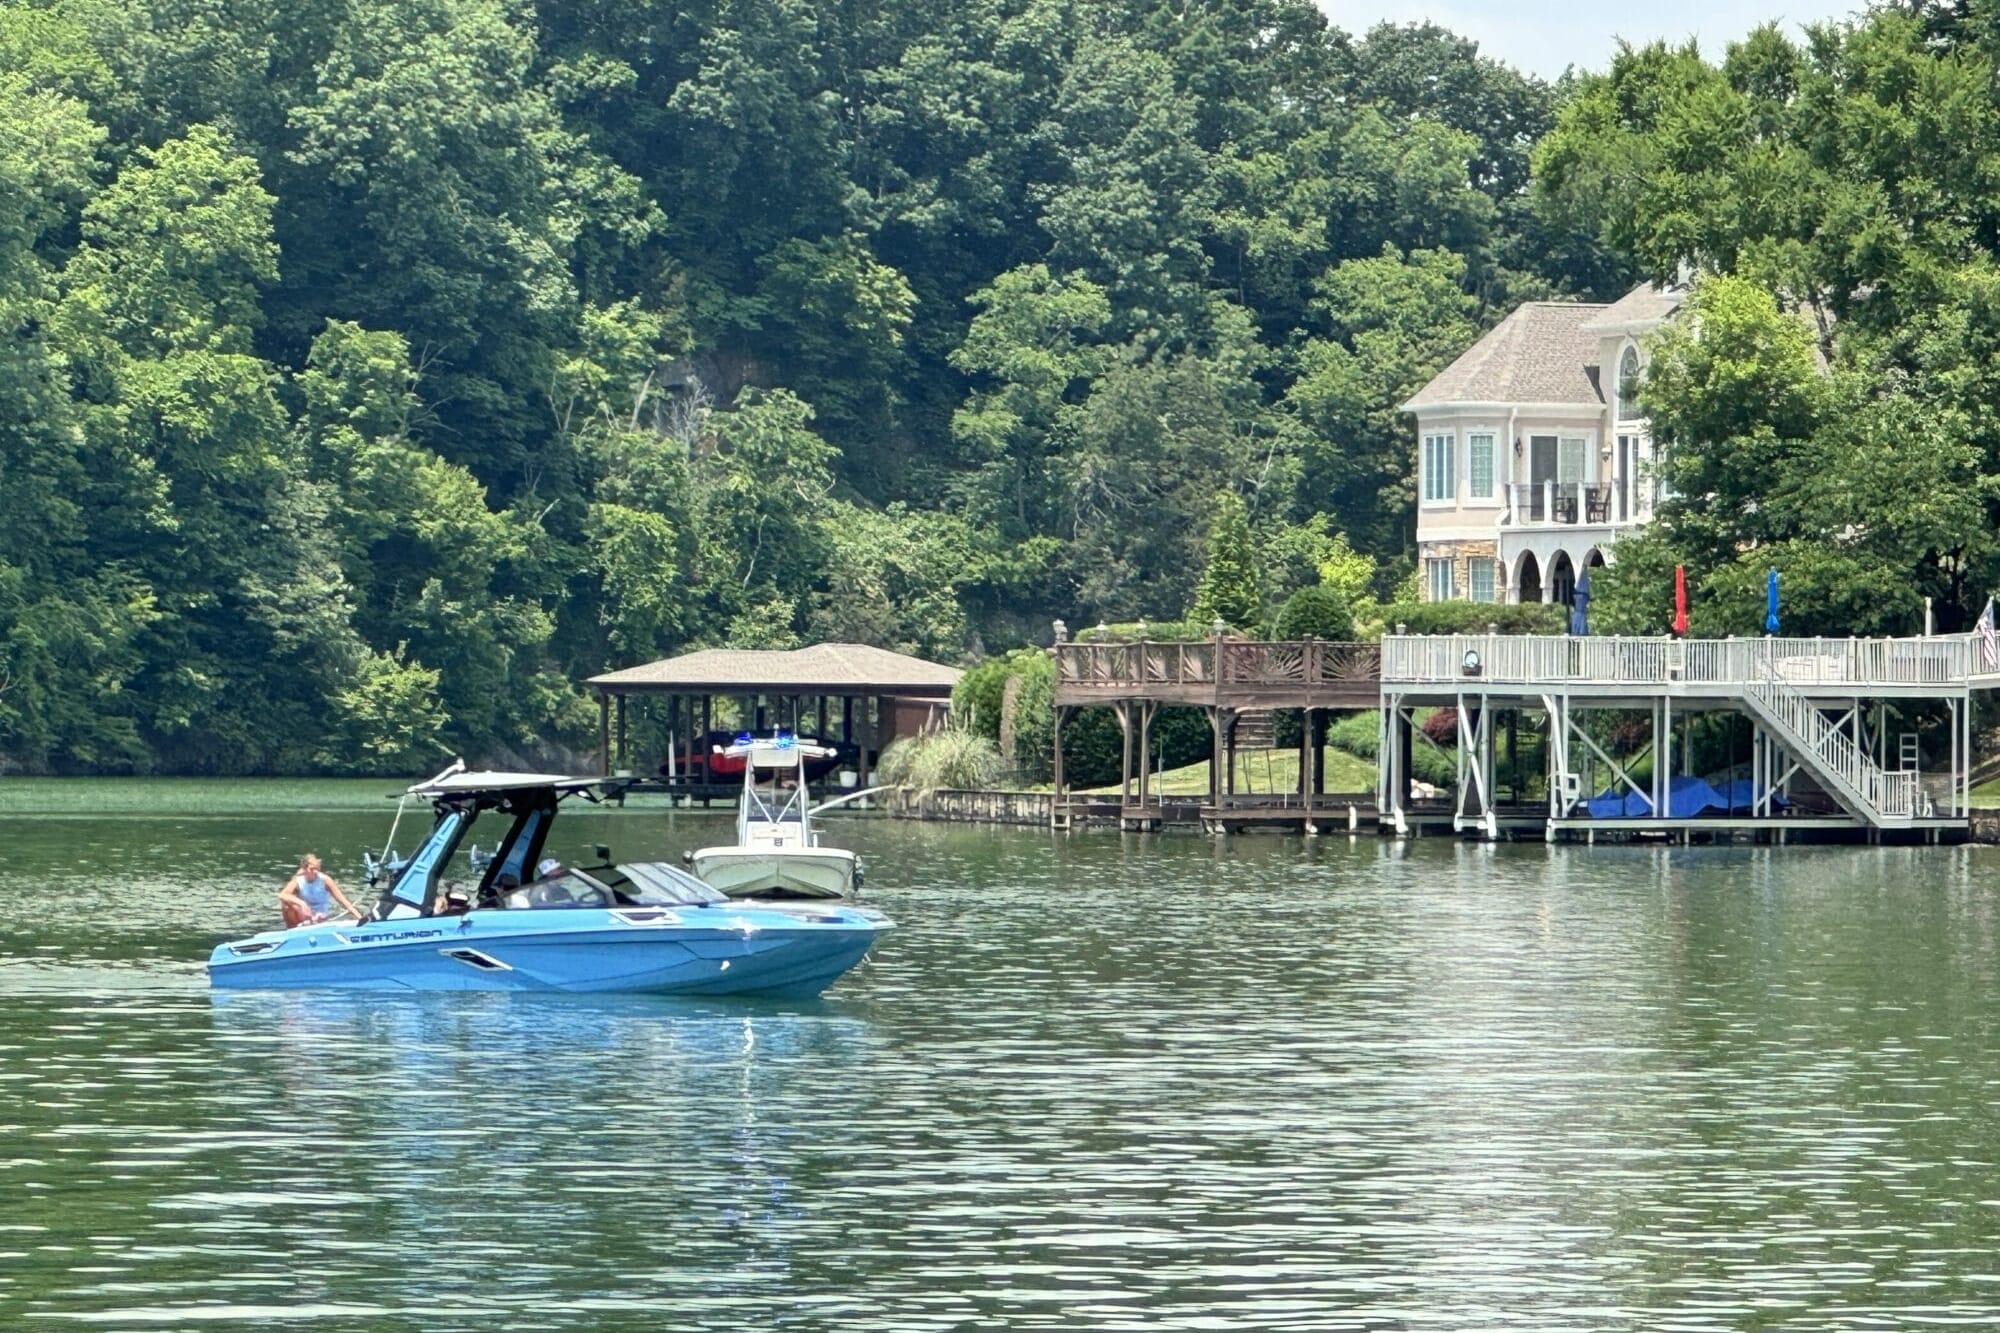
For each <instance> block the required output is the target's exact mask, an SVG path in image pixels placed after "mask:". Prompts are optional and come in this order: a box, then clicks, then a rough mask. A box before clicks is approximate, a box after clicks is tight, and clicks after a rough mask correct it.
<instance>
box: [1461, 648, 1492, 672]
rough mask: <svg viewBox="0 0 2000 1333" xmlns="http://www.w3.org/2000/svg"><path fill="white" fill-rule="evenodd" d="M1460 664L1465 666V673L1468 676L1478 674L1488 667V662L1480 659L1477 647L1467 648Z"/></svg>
mask: <svg viewBox="0 0 2000 1333" xmlns="http://www.w3.org/2000/svg"><path fill="white" fill-rule="evenodd" d="M1459 665H1460V666H1461V667H1462V668H1464V671H1465V674H1466V675H1468V676H1476V675H1478V674H1479V673H1480V672H1481V671H1484V670H1485V669H1486V664H1485V663H1484V662H1482V661H1480V660H1479V650H1478V649H1477V648H1467V649H1466V650H1465V656H1464V657H1463V658H1461V659H1460V660H1459Z"/></svg>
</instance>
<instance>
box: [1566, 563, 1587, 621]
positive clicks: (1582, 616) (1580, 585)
mask: <svg viewBox="0 0 2000 1333" xmlns="http://www.w3.org/2000/svg"><path fill="white" fill-rule="evenodd" d="M1589 612H1590V571H1589V570H1587V569H1586V570H1584V571H1583V577H1582V578H1580V579H1578V580H1577V581H1576V588H1575V590H1574V591H1572V592H1571V593H1570V598H1569V632H1570V633H1571V634H1579V635H1580V634H1588V633H1590V622H1589V620H1588V619H1587V617H1588V615H1589Z"/></svg>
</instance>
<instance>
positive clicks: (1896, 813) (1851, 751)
mask: <svg viewBox="0 0 2000 1333" xmlns="http://www.w3.org/2000/svg"><path fill="white" fill-rule="evenodd" d="M1750 684H1751V688H1752V689H1755V690H1757V692H1758V696H1759V698H1760V700H1761V702H1762V703H1763V704H1764V706H1765V707H1766V708H1768V709H1769V710H1770V711H1771V714H1772V715H1773V716H1774V717H1775V718H1777V720H1778V722H1779V723H1780V724H1781V725H1782V726H1784V727H1785V728H1786V729H1787V730H1789V731H1791V732H1792V733H1793V736H1794V737H1795V738H1796V739H1797V740H1798V741H1801V742H1803V745H1804V748H1805V749H1806V750H1808V751H1809V752H1810V757H1811V758H1812V759H1813V760H1815V761H1816V766H1817V767H1819V768H1821V769H1822V770H1823V771H1824V772H1825V773H1827V774H1828V775H1829V776H1831V777H1833V778H1834V779H1835V780H1836V781H1837V782H1839V783H1841V784H1843V785H1844V786H1846V787H1847V789H1848V794H1849V795H1850V796H1852V797H1853V798H1854V799H1855V800H1856V801H1857V802H1858V803H1860V804H1861V805H1863V806H1864V807H1866V809H1867V812H1868V813H1872V814H1873V815H1875V816H1876V817H1877V818H1878V819H1883V820H1888V819H1909V818H1911V817H1913V816H1914V815H1916V814H1917V805H1918V785H1917V781H1916V778H1917V775H1916V774H1915V773H1890V772H1886V771H1884V770H1883V768H1882V767H1881V765H1879V764H1877V763H1876V762H1875V761H1874V760H1873V759H1871V758H1869V757H1868V752H1867V751H1865V750H1863V749H1862V748H1861V747H1860V746H1858V745H1856V744H1855V743H1854V741H1853V740H1852V739H1851V738H1850V737H1848V735H1847V734H1846V733H1845V732H1843V731H1842V730H1841V729H1840V728H1839V727H1838V726H1837V725H1835V724H1833V723H1830V722H1828V721H1827V720H1826V717H1825V715H1824V714H1822V713H1821V712H1820V710H1819V706H1818V705H1817V704H1815V703H1813V701H1812V700H1811V699H1809V698H1808V697H1806V695H1804V694H1803V693H1801V692H1800V691H1798V690H1796V689H1793V688H1792V686H1791V684H1790V683H1789V682H1787V681H1786V680H1785V679H1784V678H1783V677H1782V676H1781V675H1779V674H1778V671H1777V664H1776V663H1775V662H1773V661H1771V660H1769V659H1764V660H1761V661H1759V663H1758V679H1756V680H1753V681H1751V682H1750ZM1802 757H1804V756H1802Z"/></svg>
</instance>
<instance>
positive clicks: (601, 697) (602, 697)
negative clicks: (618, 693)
mask: <svg viewBox="0 0 2000 1333" xmlns="http://www.w3.org/2000/svg"><path fill="white" fill-rule="evenodd" d="M597 753H598V767H600V768H602V769H603V770H604V776H605V777H607V778H608V777H610V776H611V696H610V695H608V694H606V693H605V692H604V691H603V690H599V691H598V692H597Z"/></svg>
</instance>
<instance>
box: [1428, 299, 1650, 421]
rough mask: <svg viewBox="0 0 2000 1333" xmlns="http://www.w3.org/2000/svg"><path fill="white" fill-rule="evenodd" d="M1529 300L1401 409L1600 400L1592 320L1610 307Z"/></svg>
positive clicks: (1599, 402)
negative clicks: (1449, 405)
mask: <svg viewBox="0 0 2000 1333" xmlns="http://www.w3.org/2000/svg"><path fill="white" fill-rule="evenodd" d="M1610 308H1611V307H1609V306H1604V305H1581V304H1574V303H1562V302H1556V301H1530V302H1528V303H1526V304H1525V305H1522V306H1519V307H1517V308H1516V309H1515V310H1514V312H1513V313H1512V314H1510V315H1508V316H1507V318H1505V319H1503V320H1501V321H1500V322H1499V323H1498V324H1497V325H1495V326H1494V327H1493V328H1492V329H1490V330H1489V331H1488V332H1487V334H1486V336H1485V337H1483V338H1481V339H1480V340H1479V341H1478V342H1476V343H1474V344H1473V345H1472V346H1471V347H1469V348H1467V349H1466V351H1465V354H1464V355H1463V356H1461V357H1459V358H1458V360H1456V361H1454V362H1452V363H1451V364H1450V365H1449V366H1446V367H1445V368H1444V369H1443V370H1442V371H1441V372H1439V374H1438V375H1437V377H1436V378H1435V379H1433V380H1432V381H1431V382H1430V383H1429V384H1426V385H1425V386H1424V387H1423V388H1421V389H1419V390H1417V392H1416V394H1415V395H1414V396H1412V397H1411V398H1410V400H1409V401H1408V402H1406V403H1404V404H1403V410H1404V411H1406V412H1409V411H1415V410H1417V409H1419V408H1424V407H1442V406H1444V405H1446V404H1448V403H1575V404H1579V405H1584V406H1593V407H1594V406H1600V405H1602V404H1603V402H1604V395H1603V393H1601V392H1600V391H1599V389H1598V384H1597V375H1596V373H1595V372H1596V369H1597V339H1598V335H1597V334H1596V333H1594V332H1592V331H1591V330H1590V324H1591V322H1592V321H1593V320H1594V319H1596V318H1597V317H1599V316H1601V315H1602V314H1603V312H1604V311H1606V310H1608V309H1610Z"/></svg>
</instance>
